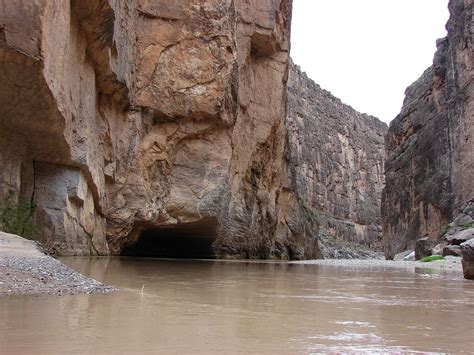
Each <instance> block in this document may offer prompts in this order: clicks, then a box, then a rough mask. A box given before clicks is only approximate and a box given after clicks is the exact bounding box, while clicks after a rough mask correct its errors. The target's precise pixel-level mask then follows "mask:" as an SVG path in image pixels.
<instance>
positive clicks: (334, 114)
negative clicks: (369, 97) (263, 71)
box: [286, 65, 387, 257]
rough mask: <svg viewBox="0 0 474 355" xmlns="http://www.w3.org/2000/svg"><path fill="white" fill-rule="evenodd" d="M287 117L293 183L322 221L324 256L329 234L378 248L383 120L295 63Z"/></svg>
mask: <svg viewBox="0 0 474 355" xmlns="http://www.w3.org/2000/svg"><path fill="white" fill-rule="evenodd" d="M286 121H287V122H286V125H287V127H288V140H289V147H290V152H289V155H290V162H291V167H292V170H291V171H292V176H293V179H294V181H295V184H294V185H295V186H296V188H297V192H298V196H300V198H301V199H302V200H303V202H304V204H305V205H306V206H307V207H308V208H310V209H311V210H312V211H313V213H315V214H316V215H317V216H318V218H319V220H320V236H321V243H322V244H321V247H322V249H323V254H324V240H325V239H327V238H331V239H336V240H339V241H347V242H357V243H359V244H363V245H366V246H368V247H371V248H379V249H381V247H382V233H381V222H382V220H381V215H380V203H381V202H380V201H381V194H382V189H383V186H384V167H383V164H384V157H385V153H384V136H385V134H386V131H387V126H386V124H385V123H383V122H381V121H379V120H378V119H377V118H375V117H372V116H368V115H365V114H361V113H359V112H357V111H355V110H354V109H352V108H351V107H350V106H348V105H345V104H343V103H342V102H341V101H340V100H339V99H338V98H336V97H334V96H333V95H331V93H329V92H327V91H325V90H323V89H321V88H320V87H319V85H317V84H316V83H314V82H313V81H312V80H311V79H309V78H308V77H307V76H306V74H305V73H302V72H301V71H300V69H299V68H298V67H297V66H295V65H291V66H290V75H289V80H288V114H287V118H286ZM327 249H328V250H327V252H326V253H330V251H329V245H328V248H327ZM327 256H331V257H334V255H327Z"/></svg>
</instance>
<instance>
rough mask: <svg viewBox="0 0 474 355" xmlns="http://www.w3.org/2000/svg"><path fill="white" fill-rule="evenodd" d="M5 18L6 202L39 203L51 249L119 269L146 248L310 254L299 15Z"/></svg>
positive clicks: (280, 0) (202, 9) (239, 4)
mask: <svg viewBox="0 0 474 355" xmlns="http://www.w3.org/2000/svg"><path fill="white" fill-rule="evenodd" d="M0 9H1V10H0V79H1V81H2V83H3V84H2V87H1V88H0V117H1V121H0V167H1V169H0V199H5V198H7V197H8V196H9V197H11V198H13V199H15V200H21V199H25V200H31V201H33V203H34V204H35V205H36V209H35V213H34V220H35V224H36V227H37V230H36V234H37V237H38V239H39V240H41V242H42V243H43V245H45V246H46V247H47V248H49V249H51V250H52V251H54V252H56V253H58V254H63V255H64V254H66V255H71V254H76V255H77V254H83V255H91V254H119V253H120V252H121V251H122V249H123V248H124V247H126V246H128V245H132V244H133V243H135V242H136V241H137V240H138V239H139V237H140V236H141V235H142V234H143V233H147V235H155V236H156V240H157V241H159V239H160V236H161V235H164V234H165V235H166V236H168V237H170V236H171V237H176V238H179V237H180V236H183V235H184V236H186V237H190V238H197V239H199V240H200V241H202V244H205V245H207V246H208V248H209V254H210V255H215V256H218V257H226V256H235V257H248V258H256V257H260V258H267V257H275V258H294V259H299V258H305V257H314V256H315V255H316V250H317V241H316V238H317V226H316V223H315V219H314V218H313V216H311V214H310V213H309V212H308V211H307V210H306V209H305V208H304V206H302V205H301V204H300V203H299V202H298V198H297V197H296V195H295V193H294V186H292V184H291V181H292V180H291V179H290V178H289V169H288V163H287V160H285V157H284V153H285V151H287V147H286V142H285V138H284V137H285V127H284V118H285V110H286V107H285V106H286V80H287V73H288V49H289V28H290V18H291V1H290V0H262V1H260V0H259V1H255V0H252V1H244V0H235V1H227V0H226V1H221V0H219V1H217V0H206V1H204V0H193V1H169V0H154V1H150V0H129V1H114V0H71V1H48V0H2V1H1V6H0ZM340 139H341V143H340V144H341V145H343V144H346V145H347V143H344V142H343V140H344V139H346V138H344V137H341V138H340ZM345 154H350V153H349V152H346V153H345ZM352 207H354V206H352ZM364 218H365V217H364V216H362V217H360V220H361V221H362V220H364V221H365V219H364ZM368 228H371V227H368ZM197 239H196V240H197ZM201 246H202V245H201Z"/></svg>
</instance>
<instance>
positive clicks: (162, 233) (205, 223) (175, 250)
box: [120, 219, 217, 259]
mask: <svg viewBox="0 0 474 355" xmlns="http://www.w3.org/2000/svg"><path fill="white" fill-rule="evenodd" d="M216 237H217V221H216V220H215V219H207V220H202V221H199V222H192V223H181V224H177V225H166V226H158V227H152V228H148V229H144V230H143V231H142V232H141V234H140V237H139V238H138V240H137V241H136V242H135V243H134V244H132V245H130V246H127V247H124V248H123V249H122V252H121V253H120V255H122V256H137V257H155V258H201V259H209V258H214V251H213V248H212V243H213V242H214V241H215V240H216Z"/></svg>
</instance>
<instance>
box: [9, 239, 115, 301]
mask: <svg viewBox="0 0 474 355" xmlns="http://www.w3.org/2000/svg"><path fill="white" fill-rule="evenodd" d="M115 290H117V289H116V288H115V287H112V286H107V285H104V284H102V283H100V282H98V281H96V280H93V279H91V278H88V277H86V276H84V275H82V274H79V273H77V272H75V271H74V270H72V269H71V268H69V267H67V266H66V265H64V264H63V263H61V262H60V261H59V260H56V259H54V258H52V257H50V256H48V255H46V254H44V253H42V252H41V251H39V250H38V248H37V246H36V244H35V243H34V242H32V241H30V240H26V239H23V238H21V237H19V236H16V235H13V234H7V233H2V232H0V297H2V296H8V295H19V294H22V295H24V294H31V295H41V294H47V295H75V294H80V293H87V294H92V293H107V292H112V291H115Z"/></svg>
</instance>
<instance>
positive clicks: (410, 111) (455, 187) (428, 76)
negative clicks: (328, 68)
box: [382, 0, 474, 258]
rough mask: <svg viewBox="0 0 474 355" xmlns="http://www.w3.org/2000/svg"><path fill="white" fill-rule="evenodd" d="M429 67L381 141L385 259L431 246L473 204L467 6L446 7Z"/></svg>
mask: <svg viewBox="0 0 474 355" xmlns="http://www.w3.org/2000/svg"><path fill="white" fill-rule="evenodd" d="M449 11H450V14H451V16H450V19H449V21H448V23H447V25H446V28H447V30H448V35H447V37H446V38H444V39H442V40H439V41H438V43H437V46H438V49H437V52H436V54H435V56H434V60H433V65H432V66H431V67H430V68H429V69H427V70H426V71H425V73H424V74H423V75H422V76H421V78H420V79H418V80H417V81H416V82H415V83H413V84H412V85H411V86H410V87H408V88H407V90H406V98H405V101H404V104H403V108H402V110H401V113H400V114H399V115H398V116H397V117H396V118H395V120H394V121H393V122H392V123H391V124H390V128H389V132H388V134H387V136H386V139H385V140H386V150H387V161H386V165H385V168H386V170H385V171H386V188H385V190H384V193H383V201H382V215H383V229H384V249H385V255H386V257H388V258H392V257H393V256H394V254H396V253H398V252H400V251H403V250H405V249H408V248H413V247H414V244H415V241H416V240H417V239H419V238H423V237H429V238H430V240H431V241H432V243H433V244H434V243H435V241H436V240H437V239H438V238H439V237H440V235H441V232H442V229H443V228H442V227H443V226H444V225H445V224H446V223H448V221H449V220H450V219H451V218H452V217H453V216H454V215H456V214H457V211H458V210H459V209H460V208H462V207H463V206H465V205H466V204H467V202H469V200H470V199H471V198H473V197H474V184H473V176H474V96H473V92H474V86H473V85H474V84H473V61H474V57H473V37H474V33H473V26H472V23H473V21H474V15H473V14H474V9H473V1H472V0H451V1H450V2H449Z"/></svg>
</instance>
